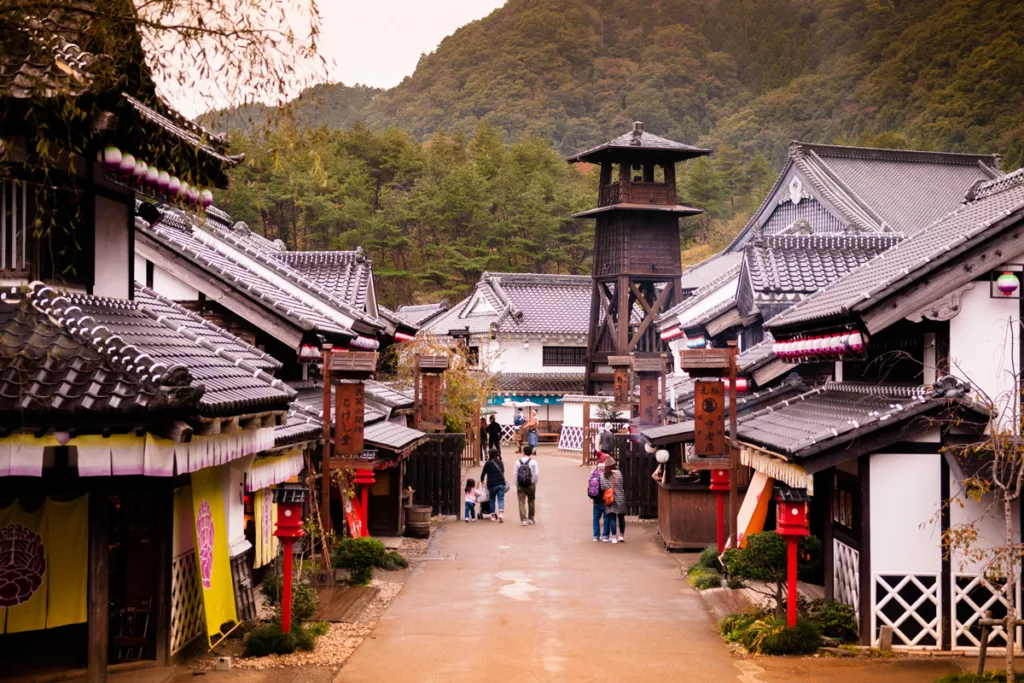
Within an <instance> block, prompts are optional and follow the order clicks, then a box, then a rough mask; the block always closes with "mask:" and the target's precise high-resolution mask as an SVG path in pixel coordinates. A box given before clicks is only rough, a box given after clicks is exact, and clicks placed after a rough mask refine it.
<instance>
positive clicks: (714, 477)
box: [708, 468, 729, 554]
mask: <svg viewBox="0 0 1024 683" xmlns="http://www.w3.org/2000/svg"><path fill="white" fill-rule="evenodd" d="M708 488H710V490H711V491H712V492H713V493H714V494H715V498H716V499H717V503H718V553H719V554H721V553H723V552H725V494H727V493H729V470H727V469H722V468H715V469H713V470H711V486H710V487H708Z"/></svg>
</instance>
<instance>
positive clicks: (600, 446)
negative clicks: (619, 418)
mask: <svg viewBox="0 0 1024 683" xmlns="http://www.w3.org/2000/svg"><path fill="white" fill-rule="evenodd" d="M614 448H615V434H614V433H613V432H612V423H611V422H605V423H604V427H602V428H601V432H600V433H599V434H598V435H597V450H598V451H599V452H601V453H604V454H605V455H611V454H612V449H614Z"/></svg>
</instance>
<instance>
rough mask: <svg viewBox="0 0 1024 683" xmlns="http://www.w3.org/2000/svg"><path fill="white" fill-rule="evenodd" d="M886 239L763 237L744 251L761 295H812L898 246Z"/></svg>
mask: <svg viewBox="0 0 1024 683" xmlns="http://www.w3.org/2000/svg"><path fill="white" fill-rule="evenodd" d="M900 239H902V238H901V236H900V235H894V234H888V235H880V234H874V235H766V236H765V237H764V238H762V239H760V240H755V241H754V242H752V243H751V244H749V245H748V246H747V248H746V251H745V252H744V253H745V259H746V265H747V272H748V273H749V275H750V282H751V285H752V287H753V289H754V291H755V292H757V293H760V294H781V293H797V294H808V293H813V292H816V291H818V290H819V289H821V288H822V287H825V286H826V285H828V284H829V283H831V282H834V281H835V280H836V279H837V278H839V277H841V276H843V275H845V274H846V273H848V272H850V271H851V270H853V269H854V268H856V267H857V266H860V265H863V264H864V263H867V262H868V261H869V260H871V259H872V258H874V257H875V256H877V255H878V254H880V253H882V252H884V251H886V250H887V249H889V248H890V247H892V246H894V245H896V244H898V243H899V241H900Z"/></svg>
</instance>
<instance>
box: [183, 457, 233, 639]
mask: <svg viewBox="0 0 1024 683" xmlns="http://www.w3.org/2000/svg"><path fill="white" fill-rule="evenodd" d="M192 509H193V513H194V515H195V517H194V518H193V519H194V521H195V526H194V531H195V543H196V549H195V552H196V566H197V568H198V570H199V579H200V582H201V586H202V589H203V611H204V612H205V614H206V634H207V639H208V640H209V638H210V637H211V636H216V635H219V634H220V633H221V625H223V624H227V623H232V624H233V623H236V622H237V621H238V613H237V612H236V610H235V589H234V584H233V583H232V580H231V560H230V555H229V554H228V534H227V521H226V517H225V514H224V477H223V472H222V468H220V467H207V468H205V469H202V470H199V471H198V472H193V473H192ZM210 644H211V645H212V641H211V643H210Z"/></svg>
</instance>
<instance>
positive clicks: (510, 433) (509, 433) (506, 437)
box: [501, 425, 519, 443]
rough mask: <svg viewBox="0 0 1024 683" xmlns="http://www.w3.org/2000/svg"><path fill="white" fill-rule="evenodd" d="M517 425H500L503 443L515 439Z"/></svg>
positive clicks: (517, 429)
mask: <svg viewBox="0 0 1024 683" xmlns="http://www.w3.org/2000/svg"><path fill="white" fill-rule="evenodd" d="M518 431H519V427H516V426H515V425H501V440H502V441H503V442H505V443H512V442H513V441H515V440H516V432H518Z"/></svg>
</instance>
